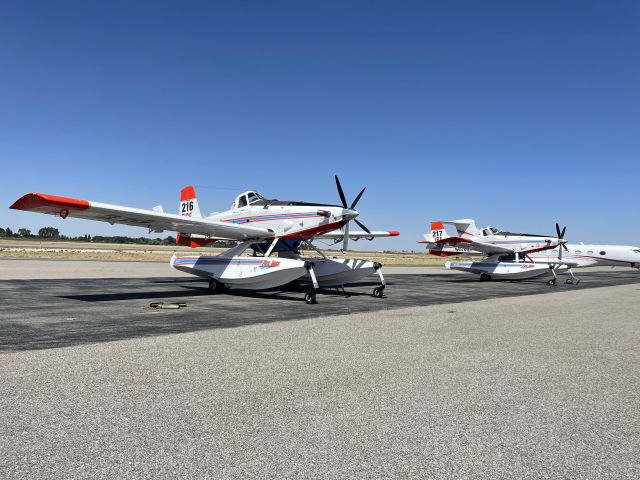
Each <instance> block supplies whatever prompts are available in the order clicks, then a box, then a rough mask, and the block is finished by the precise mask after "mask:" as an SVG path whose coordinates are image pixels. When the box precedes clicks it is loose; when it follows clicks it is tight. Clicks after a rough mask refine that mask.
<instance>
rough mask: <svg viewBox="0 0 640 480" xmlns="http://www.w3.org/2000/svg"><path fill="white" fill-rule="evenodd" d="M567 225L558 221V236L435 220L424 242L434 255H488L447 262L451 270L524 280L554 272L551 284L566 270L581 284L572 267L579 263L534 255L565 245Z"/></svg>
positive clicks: (464, 220) (466, 222)
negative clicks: (535, 256) (561, 227)
mask: <svg viewBox="0 0 640 480" xmlns="http://www.w3.org/2000/svg"><path fill="white" fill-rule="evenodd" d="M565 232H566V227H565V228H563V229H562V230H560V226H559V225H558V224H557V223H556V233H557V236H556V237H553V236H548V235H532V234H527V233H512V232H505V231H500V230H498V229H497V228H494V227H485V228H481V229H479V228H477V227H476V223H475V221H474V220H472V219H463V220H451V221H446V222H432V223H431V231H430V232H429V233H428V234H426V235H425V239H424V240H423V241H422V242H420V243H426V244H427V251H428V253H429V254H431V255H437V256H440V257H448V256H452V255H484V256H485V258H484V259H482V260H479V261H456V262H446V263H445V267H446V268H447V269H451V270H460V271H463V272H469V273H475V274H478V275H480V280H483V281H486V280H491V279H493V278H502V279H509V280H522V279H531V278H537V277H541V276H546V275H552V276H553V279H552V280H549V282H548V283H549V285H555V284H556V278H557V274H558V273H560V272H561V271H566V272H568V273H569V274H570V275H571V278H570V279H569V280H568V281H567V283H578V282H579V280H578V279H576V278H575V276H574V275H573V272H572V271H571V267H573V266H576V265H577V264H576V263H575V262H571V261H566V260H563V259H562V253H560V254H559V258H558V259H556V260H555V261H553V262H536V261H534V260H532V258H531V256H530V255H533V254H535V253H536V252H544V251H546V250H552V249H554V248H560V247H562V248H560V252H562V249H563V248H564V244H565V243H566V241H565V240H564V234H565Z"/></svg>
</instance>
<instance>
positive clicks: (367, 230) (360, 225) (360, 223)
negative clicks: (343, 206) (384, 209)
mask: <svg viewBox="0 0 640 480" xmlns="http://www.w3.org/2000/svg"><path fill="white" fill-rule="evenodd" d="M353 221H354V222H356V223H357V224H358V226H359V227H360V228H361V229H363V230H364V231H365V232H367V233H371V230H369V229H368V228H367V227H365V226H364V225H363V224H362V222H359V221H358V220H356V219H355V218H354V219H353Z"/></svg>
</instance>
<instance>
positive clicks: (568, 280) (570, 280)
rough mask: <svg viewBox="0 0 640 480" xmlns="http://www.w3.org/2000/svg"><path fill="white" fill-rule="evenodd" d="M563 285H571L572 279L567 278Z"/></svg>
mask: <svg viewBox="0 0 640 480" xmlns="http://www.w3.org/2000/svg"><path fill="white" fill-rule="evenodd" d="M564 283H566V284H567V285H573V279H572V278H567V279H566V280H565V281H564Z"/></svg>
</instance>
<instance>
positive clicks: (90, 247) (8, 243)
mask: <svg viewBox="0 0 640 480" xmlns="http://www.w3.org/2000/svg"><path fill="white" fill-rule="evenodd" d="M224 250H225V249H224V248H218V247H202V248H198V249H190V248H187V247H181V246H173V245H169V246H162V245H136V244H119V243H86V242H67V241H47V240H39V239H26V240H21V239H0V258H25V259H67V260H117V261H136V262H140V261H148V262H168V261H169V259H170V258H171V256H172V255H173V254H174V253H176V254H178V255H218V254H220V253H222V252H223V251H224ZM324 252H325V253H326V254H327V255H328V256H330V257H340V256H342V254H341V253H340V251H338V250H325V251H324ZM309 255H313V252H312V251H309ZM349 257H352V258H353V257H355V258H361V259H363V260H375V261H378V262H380V263H382V264H383V265H412V266H434V267H436V266H443V265H444V262H445V259H442V258H437V257H432V256H429V255H426V254H425V253H422V252H370V251H369V252H363V251H349ZM453 258H456V257H453Z"/></svg>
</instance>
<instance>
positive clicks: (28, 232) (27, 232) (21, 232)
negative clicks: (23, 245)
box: [18, 228, 31, 238]
mask: <svg viewBox="0 0 640 480" xmlns="http://www.w3.org/2000/svg"><path fill="white" fill-rule="evenodd" d="M18 235H20V236H21V237H25V238H26V237H30V236H31V230H29V229H28V228H19V229H18Z"/></svg>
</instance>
